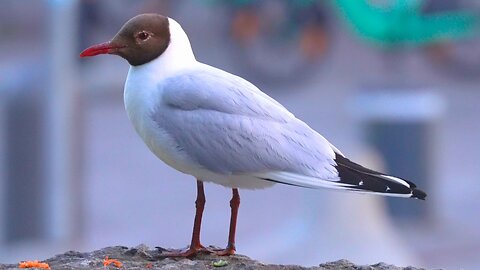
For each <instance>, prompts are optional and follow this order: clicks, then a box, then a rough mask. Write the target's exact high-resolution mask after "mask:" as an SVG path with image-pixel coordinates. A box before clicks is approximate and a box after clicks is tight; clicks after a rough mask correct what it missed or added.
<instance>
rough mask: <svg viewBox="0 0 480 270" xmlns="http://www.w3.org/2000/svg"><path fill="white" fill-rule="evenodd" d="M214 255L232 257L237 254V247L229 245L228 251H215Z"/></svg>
mask: <svg viewBox="0 0 480 270" xmlns="http://www.w3.org/2000/svg"><path fill="white" fill-rule="evenodd" d="M213 253H214V254H215V255H218V256H230V255H233V254H235V247H234V246H230V245H229V246H227V248H226V249H217V250H213Z"/></svg>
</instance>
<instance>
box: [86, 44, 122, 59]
mask: <svg viewBox="0 0 480 270" xmlns="http://www.w3.org/2000/svg"><path fill="white" fill-rule="evenodd" d="M123 47H125V46H118V45H114V44H112V43H111V42H110V41H109V42H105V43H101V44H98V45H93V46H91V47H88V48H86V49H85V50H84V51H83V52H82V53H80V57H89V56H95V55H99V54H111V53H115V52H116V51H117V50H118V49H120V48H123Z"/></svg>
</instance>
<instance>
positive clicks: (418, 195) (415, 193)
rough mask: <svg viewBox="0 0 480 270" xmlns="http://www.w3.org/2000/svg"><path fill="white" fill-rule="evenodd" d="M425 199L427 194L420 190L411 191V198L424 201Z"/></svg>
mask: <svg viewBox="0 0 480 270" xmlns="http://www.w3.org/2000/svg"><path fill="white" fill-rule="evenodd" d="M425 197H427V193H425V192H423V191H422V190H420V189H416V188H414V189H413V190H412V198H417V199H419V200H422V201H424V200H425Z"/></svg>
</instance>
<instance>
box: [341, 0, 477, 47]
mask: <svg viewBox="0 0 480 270" xmlns="http://www.w3.org/2000/svg"><path fill="white" fill-rule="evenodd" d="M372 2H373V1H369V0H355V1H351V0H334V3H335V4H336V5H337V7H338V9H339V10H340V11H341V13H342V15H343V16H344V17H345V19H346V20H347V21H348V22H349V23H350V24H351V25H352V26H353V27H354V28H355V30H356V31H358V33H359V34H360V35H361V36H363V37H365V38H367V39H369V40H372V41H374V42H377V43H380V44H381V45H386V46H395V45H406V44H407V45H426V44H430V43H433V42H437V41H444V40H456V39H460V38H464V37H469V36H471V35H473V34H475V33H474V32H475V31H476V30H477V26H478V21H479V16H478V14H476V13H474V12H473V11H470V10H461V11H447V12H437V13H434V14H422V10H421V8H422V6H423V4H424V2H425V1H424V0H390V1H383V2H386V3H387V4H384V5H380V4H374V3H372Z"/></svg>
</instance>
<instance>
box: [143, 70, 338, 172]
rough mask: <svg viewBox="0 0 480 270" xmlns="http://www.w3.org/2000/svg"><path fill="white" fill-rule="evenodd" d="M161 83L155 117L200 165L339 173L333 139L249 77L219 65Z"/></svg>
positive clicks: (221, 168)
mask: <svg viewBox="0 0 480 270" xmlns="http://www.w3.org/2000/svg"><path fill="white" fill-rule="evenodd" d="M159 87H162V88H163V89H161V90H162V93H163V94H162V97H161V99H162V100H161V101H160V103H161V104H160V105H159V106H157V108H156V110H155V111H154V112H153V113H152V118H153V119H154V121H155V122H156V123H157V124H158V126H159V127H160V128H162V129H163V130H164V131H166V132H167V133H168V134H169V135H170V136H171V137H172V138H173V140H174V141H175V143H176V145H175V147H176V148H177V149H179V150H181V151H184V152H185V153H186V154H187V155H188V156H189V157H190V158H191V159H192V160H193V161H194V162H196V163H197V165H198V166H199V167H201V168H205V169H207V170H209V171H212V172H215V173H219V174H224V175H229V174H235V175H244V174H246V175H248V174H254V173H268V172H272V171H284V172H291V173H298V174H302V175H307V176H312V177H318V178H320V179H323V180H334V179H335V178H337V177H338V174H337V171H336V170H335V168H334V165H335V162H334V161H333V158H334V152H333V150H332V148H331V147H330V144H329V142H328V141H327V140H326V139H325V138H323V137H322V136H321V135H320V134H318V133H317V132H315V131H314V130H312V129H311V128H310V127H309V126H308V125H306V124H305V123H303V122H302V121H300V120H299V119H297V118H295V117H294V116H293V114H291V113H289V112H288V111H287V110H286V109H285V108H284V107H283V106H281V105H280V104H279V103H277V102H276V101H274V100H273V99H271V98H270V97H268V96H267V95H265V94H263V93H262V92H260V90H258V89H257V88H256V87H255V86H253V85H252V84H250V83H248V82H247V81H245V80H243V79H241V78H239V77H236V76H234V75H231V74H229V73H226V72H223V71H220V70H217V69H215V70H214V72H185V73H184V74H180V75H176V76H175V77H173V78H169V79H166V80H165V81H164V82H162V84H161V85H160V86H159Z"/></svg>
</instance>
